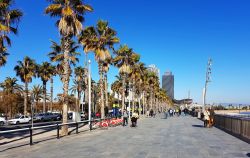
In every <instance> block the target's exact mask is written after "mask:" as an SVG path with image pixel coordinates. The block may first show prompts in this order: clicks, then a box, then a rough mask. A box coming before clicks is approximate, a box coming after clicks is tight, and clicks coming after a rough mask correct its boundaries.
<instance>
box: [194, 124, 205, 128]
mask: <svg viewBox="0 0 250 158" xmlns="http://www.w3.org/2000/svg"><path fill="white" fill-rule="evenodd" d="M192 127H198V128H204V126H203V125H192Z"/></svg>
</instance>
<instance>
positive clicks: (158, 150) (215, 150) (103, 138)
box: [0, 117, 250, 158]
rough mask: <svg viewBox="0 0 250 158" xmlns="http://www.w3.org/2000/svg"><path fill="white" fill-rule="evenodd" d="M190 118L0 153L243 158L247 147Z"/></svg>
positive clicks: (147, 120)
mask: <svg viewBox="0 0 250 158" xmlns="http://www.w3.org/2000/svg"><path fill="white" fill-rule="evenodd" d="M201 126H202V122H201V121H199V120H197V119H196V118H192V117H178V118H177V117H174V118H169V119H161V118H159V117H158V118H144V119H139V122H138V127H137V128H130V127H129V126H126V127H121V126H119V127H115V128H109V129H108V130H95V131H91V132H87V133H83V134H78V135H72V136H68V137H64V138H62V139H60V140H49V141H45V142H41V143H38V144H36V145H34V146H31V147H30V146H23V147H20V148H16V149H11V150H7V151H5V152H0V157H1V158H2V157H7V158H8V157H15V158H19V157H28V158H33V157H34V158H37V157H38V158H39V157H41V158H47V157H49V158H50V157H51V158H54V157H55V158H57V157H65V158H68V157H73V158H78V157H79V158H84V157H86V158H90V157H91V158H92V157H93V158H99V157H101V158H105V157H107V158H113V157H114V158H131V157H132V158H134V157H135V158H163V157H164V158H237V157H238V158H243V157H245V158H246V157H248V156H247V154H248V153H250V145H249V144H247V143H245V142H243V141H241V140H239V139H237V138H235V137H233V136H231V135H229V134H227V133H225V132H223V131H221V130H219V129H217V128H209V129H208V128H202V127H201Z"/></svg>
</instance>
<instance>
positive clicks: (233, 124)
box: [214, 114, 250, 143]
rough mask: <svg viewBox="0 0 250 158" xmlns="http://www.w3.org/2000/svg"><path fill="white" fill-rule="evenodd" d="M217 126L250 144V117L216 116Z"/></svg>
mask: <svg viewBox="0 0 250 158" xmlns="http://www.w3.org/2000/svg"><path fill="white" fill-rule="evenodd" d="M214 122H215V126H216V127H218V128H220V129H222V130H224V131H226V132H228V133H230V134H232V135H234V136H236V137H238V138H240V139H243V140H244V141H246V142H248V143H250V117H237V116H236V117H235V116H230V115H221V114H215V115H214Z"/></svg>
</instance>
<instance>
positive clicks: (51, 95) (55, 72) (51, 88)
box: [50, 65, 57, 111]
mask: <svg viewBox="0 0 250 158" xmlns="http://www.w3.org/2000/svg"><path fill="white" fill-rule="evenodd" d="M52 67H53V72H52V75H51V77H50V111H52V110H53V104H54V103H53V93H54V79H53V77H54V76H56V74H57V71H56V67H55V66H54V65H52Z"/></svg>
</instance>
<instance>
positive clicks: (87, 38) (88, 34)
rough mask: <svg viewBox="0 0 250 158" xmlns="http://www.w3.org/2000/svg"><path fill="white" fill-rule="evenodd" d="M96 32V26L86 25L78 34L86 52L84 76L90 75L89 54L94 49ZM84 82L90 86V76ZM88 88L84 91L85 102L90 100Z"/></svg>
mask: <svg viewBox="0 0 250 158" xmlns="http://www.w3.org/2000/svg"><path fill="white" fill-rule="evenodd" d="M96 38H97V37H96V33H95V28H94V27H86V28H85V29H84V30H83V31H82V32H81V33H80V35H79V36H78V42H79V43H80V44H81V45H82V46H83V51H84V53H85V61H84V69H85V73H84V76H87V75H88V54H89V52H91V51H94V43H95V39H96ZM84 82H85V83H84V84H85V85H86V87H88V77H85V79H84ZM88 94H89V93H88V88H85V91H84V102H85V103H87V102H88Z"/></svg>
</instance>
